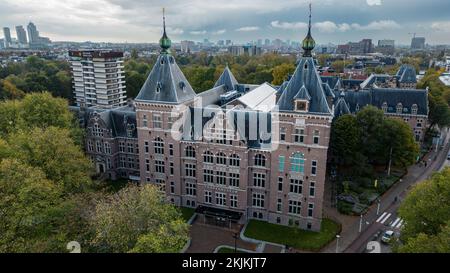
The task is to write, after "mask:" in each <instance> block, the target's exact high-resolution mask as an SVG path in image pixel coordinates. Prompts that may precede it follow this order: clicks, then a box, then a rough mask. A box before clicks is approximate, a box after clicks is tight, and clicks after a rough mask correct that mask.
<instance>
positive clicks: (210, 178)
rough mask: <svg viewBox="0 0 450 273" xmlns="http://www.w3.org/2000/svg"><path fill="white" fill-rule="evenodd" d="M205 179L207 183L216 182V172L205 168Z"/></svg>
mask: <svg viewBox="0 0 450 273" xmlns="http://www.w3.org/2000/svg"><path fill="white" fill-rule="evenodd" d="M203 181H204V182H205V183H214V172H213V171H212V170H203Z"/></svg>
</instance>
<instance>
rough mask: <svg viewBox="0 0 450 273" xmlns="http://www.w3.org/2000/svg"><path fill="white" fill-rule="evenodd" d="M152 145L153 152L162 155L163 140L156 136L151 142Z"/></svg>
mask: <svg viewBox="0 0 450 273" xmlns="http://www.w3.org/2000/svg"><path fill="white" fill-rule="evenodd" d="M153 146H154V148H155V154H158V155H163V154H164V141H163V140H162V139H161V138H159V137H157V138H156V139H155V142H153Z"/></svg>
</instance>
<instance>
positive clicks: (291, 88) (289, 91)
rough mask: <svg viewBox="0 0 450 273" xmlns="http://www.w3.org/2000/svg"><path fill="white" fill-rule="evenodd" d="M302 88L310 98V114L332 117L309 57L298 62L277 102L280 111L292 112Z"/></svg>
mask: <svg viewBox="0 0 450 273" xmlns="http://www.w3.org/2000/svg"><path fill="white" fill-rule="evenodd" d="M302 86H305V87H306V89H307V90H308V91H309V94H310V96H311V99H310V101H309V112H310V113H316V114H325V115H332V112H331V110H330V107H329V106H328V103H327V99H326V95H325V91H324V89H323V85H322V80H321V79H320V76H319V74H318V72H317V70H316V66H315V64H314V60H313V58H311V57H303V58H301V59H300V60H299V63H298V65H297V68H296V70H295V72H294V74H293V75H292V78H291V79H290V81H289V83H288V85H287V86H286V89H285V90H284V92H283V94H281V96H280V99H279V100H278V106H279V110H280V111H288V112H290V111H294V97H295V96H296V95H297V93H298V92H299V91H300V89H301V88H302Z"/></svg>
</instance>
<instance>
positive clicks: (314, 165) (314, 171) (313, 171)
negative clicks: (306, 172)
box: [311, 160, 317, 176]
mask: <svg viewBox="0 0 450 273" xmlns="http://www.w3.org/2000/svg"><path fill="white" fill-rule="evenodd" d="M316 174H317V161H315V160H313V161H311V175H312V176H316Z"/></svg>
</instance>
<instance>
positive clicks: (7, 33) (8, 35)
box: [3, 27, 12, 48]
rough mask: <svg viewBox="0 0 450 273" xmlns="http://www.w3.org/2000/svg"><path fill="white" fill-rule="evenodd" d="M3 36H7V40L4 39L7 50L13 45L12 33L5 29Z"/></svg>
mask: <svg viewBox="0 0 450 273" xmlns="http://www.w3.org/2000/svg"><path fill="white" fill-rule="evenodd" d="M3 34H4V36H5V39H4V45H5V48H8V47H10V46H11V44H12V39H11V31H10V29H9V27H4V28H3Z"/></svg>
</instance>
